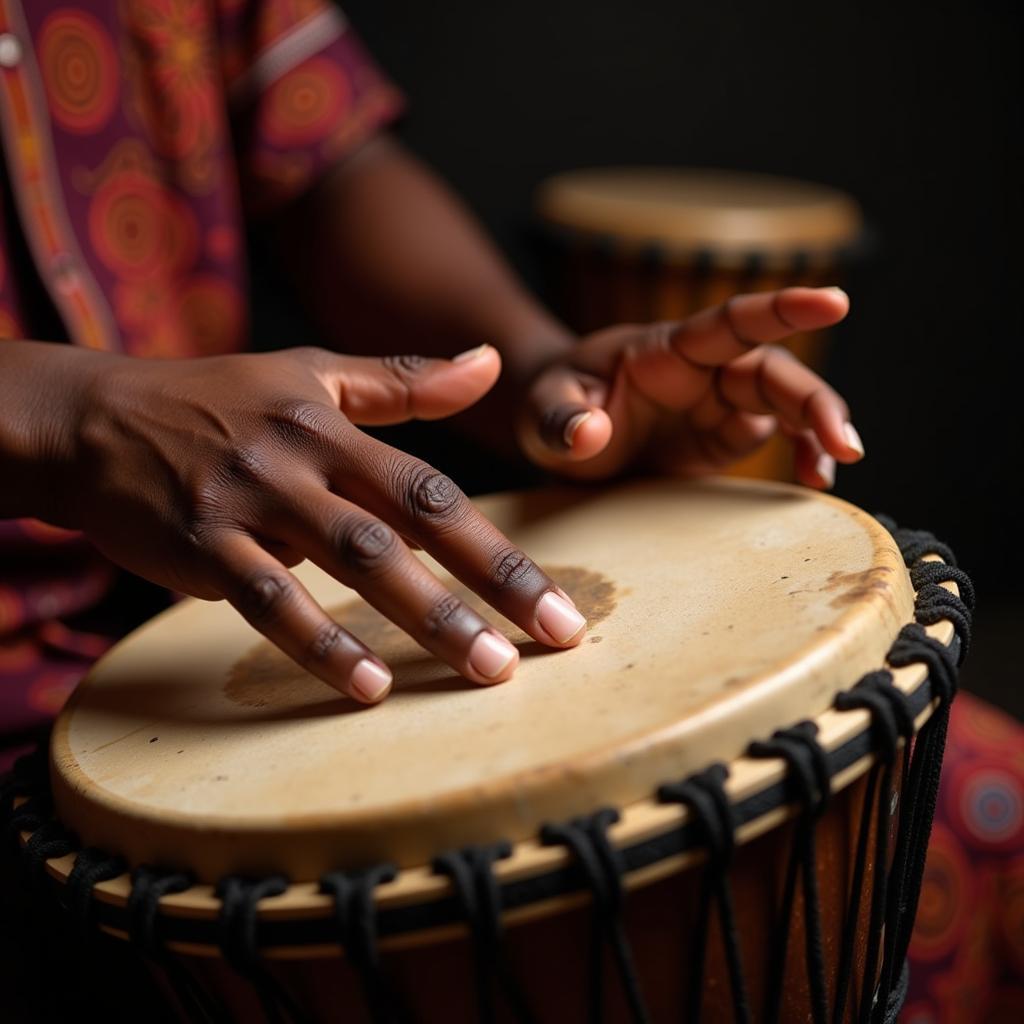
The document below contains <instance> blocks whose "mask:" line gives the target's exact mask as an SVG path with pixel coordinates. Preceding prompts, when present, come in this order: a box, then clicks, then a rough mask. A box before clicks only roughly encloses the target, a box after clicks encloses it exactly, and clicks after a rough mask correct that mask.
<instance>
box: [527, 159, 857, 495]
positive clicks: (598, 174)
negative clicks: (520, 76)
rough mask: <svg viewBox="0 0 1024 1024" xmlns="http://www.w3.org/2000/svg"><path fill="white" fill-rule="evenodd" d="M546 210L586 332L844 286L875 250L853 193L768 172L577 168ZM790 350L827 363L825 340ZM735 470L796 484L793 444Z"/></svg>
mask: <svg viewBox="0 0 1024 1024" xmlns="http://www.w3.org/2000/svg"><path fill="white" fill-rule="evenodd" d="M536 205H537V210H538V213H539V215H540V217H541V219H542V220H543V222H544V224H545V225H546V226H547V229H548V233H549V234H551V235H553V236H554V238H555V239H556V240H557V241H558V242H559V243H560V245H559V246H558V256H559V265H558V267H557V268H556V272H555V274H554V275H553V276H554V277H556V278H558V279H560V280H561V285H560V286H556V294H555V300H556V304H557V305H558V306H559V312H561V313H562V315H563V316H564V317H565V319H566V320H567V322H568V323H569V324H570V325H571V326H572V327H573V328H574V329H575V330H577V331H580V332H587V331H593V330H596V329H598V328H600V327H605V326H607V325H609V324H618V323H644V322H647V321H652V320H679V319H682V318H683V317H685V316H688V315H689V314H690V313H695V312H696V311H697V310H699V309H704V308H705V307H707V306H713V305H716V304H718V303H720V302H724V301H725V300H726V299H728V298H729V297H730V296H732V295H737V294H739V293H741V292H751V291H767V290H770V289H774V288H784V287H786V286H788V285H807V286H812V287H814V286H819V285H831V284H839V283H840V280H841V278H842V276H843V273H844V271H845V269H846V267H847V265H848V264H849V263H850V261H851V260H852V259H853V258H854V257H855V256H856V255H858V254H860V253H861V252H862V251H863V250H864V247H865V238H866V236H865V231H864V225H863V221H862V217H861V213H860V210H859V208H858V207H857V204H856V203H855V202H854V201H853V199H851V198H850V197H849V196H847V195H846V194H844V193H843V192H840V191H838V190H837V189H833V188H829V187H827V186H824V185H817V184H812V183H810V182H803V181H795V180H793V179H789V178H778V177H774V176H771V175H766V174H751V173H744V172H739V171H721V170H694V169H683V168H668V167H664V168H653V167H610V168H597V169H591V170H582V171H571V172H568V173H564V174H559V175H556V176H554V177H553V178H550V179H548V180H547V181H545V182H544V183H543V184H542V185H541V187H540V189H539V190H538V193H537V200H536ZM786 345H787V347H788V348H790V349H791V350H792V351H793V352H794V353H795V354H796V355H797V356H798V357H799V358H800V359H801V360H803V362H805V363H807V364H808V365H810V366H814V367H818V366H820V363H821V356H822V345H823V334H822V332H814V333H802V334H797V335H795V336H794V337H793V338H791V339H789V340H788V341H787V342H786ZM731 472H734V473H737V474H740V475H745V476H763V477H769V478H778V479H792V459H791V446H790V445H787V444H785V443H784V442H782V441H774V442H772V443H770V444H768V445H766V446H765V447H764V448H763V449H760V450H759V451H758V453H757V454H755V455H754V456H751V457H750V458H748V459H746V460H744V461H743V462H742V463H740V464H739V465H738V466H737V467H735V469H734V470H731Z"/></svg>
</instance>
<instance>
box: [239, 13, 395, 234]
mask: <svg viewBox="0 0 1024 1024" xmlns="http://www.w3.org/2000/svg"><path fill="white" fill-rule="evenodd" d="M220 4H221V51H222V55H223V60H224V64H225V68H224V74H225V81H226V85H227V92H228V102H229V105H230V110H231V118H232V135H233V138H234V143H235V147H236V151H237V154H236V155H237V161H238V169H239V177H240V184H241V192H242V199H243V203H244V205H245V207H246V212H247V213H249V214H251V215H254V216H265V215H267V214H268V213H272V212H273V211H274V210H275V209H276V208H279V207H281V206H282V205H284V204H286V203H287V202H288V201H289V200H291V199H293V198H294V197H296V196H297V195H299V194H301V193H302V192H303V191H305V190H306V189H307V188H308V187H309V186H310V185H311V184H312V183H313V182H314V181H315V180H316V179H317V178H318V177H319V176H320V175H321V174H322V173H323V172H324V170H326V169H327V168H328V167H329V166H331V165H332V164H334V163H336V162H337V161H338V160H340V159H343V158H344V157H345V156H346V155H347V154H349V153H351V152H354V151H355V150H356V149H358V148H359V146H361V145H362V144H363V143H364V142H365V141H366V140H367V139H369V138H370V137H371V136H373V135H374V134H376V133H377V132H379V131H380V130H381V129H382V128H383V127H385V126H386V125H387V124H389V123H390V122H391V121H393V120H394V119H395V118H396V117H397V116H398V114H399V113H400V112H401V110H402V107H403V98H402V95H401V93H400V92H399V90H398V89H397V88H396V87H395V86H394V85H393V84H392V83H391V82H390V81H389V80H388V79H387V77H386V76H385V75H384V73H383V72H382V71H381V70H380V68H379V67H378V66H377V65H376V64H375V63H374V61H373V59H372V58H371V57H370V55H369V54H368V53H367V52H366V50H365V48H364V46H363V44H362V42H361V41H360V39H359V38H358V36H357V35H356V33H355V32H354V31H353V29H352V27H351V26H350V25H349V23H348V21H347V20H346V18H345V16H344V14H343V13H342V12H341V11H340V10H339V9H338V8H337V7H336V6H335V5H334V4H333V3H332V2H330V0H251V2H240V0H220Z"/></svg>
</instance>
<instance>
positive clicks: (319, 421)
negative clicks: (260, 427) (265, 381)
mask: <svg viewBox="0 0 1024 1024" xmlns="http://www.w3.org/2000/svg"><path fill="white" fill-rule="evenodd" d="M266 416H267V419H268V421H269V423H270V426H271V428H272V429H273V430H274V432H275V433H276V434H278V435H279V436H281V437H283V438H284V439H285V440H287V441H289V442H291V443H292V444H295V445H298V446H300V447H310V446H316V445H319V444H321V443H322V442H323V439H324V437H325V436H326V435H327V433H328V431H329V429H330V426H331V423H332V420H333V416H332V410H331V409H330V408H328V406H326V405H323V404H321V403H320V402H310V401H306V400H303V399H294V398H288V399H285V400H283V401H281V402H278V403H277V404H276V405H273V406H272V407H271V408H270V409H268V410H267V412H266Z"/></svg>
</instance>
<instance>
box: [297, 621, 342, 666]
mask: <svg viewBox="0 0 1024 1024" xmlns="http://www.w3.org/2000/svg"><path fill="white" fill-rule="evenodd" d="M344 639H345V630H343V629H342V628H341V626H339V625H338V624H337V623H336V622H325V623H323V624H322V625H320V626H318V627H317V629H316V632H315V633H314V634H313V639H312V640H311V641H310V642H309V645H308V646H307V647H306V657H305V660H306V663H307V664H317V663H320V662H323V661H325V660H326V659H327V658H328V657H330V655H331V652H332V651H334V650H336V649H337V648H338V647H339V646H340V645H341V643H342V642H343V641H344Z"/></svg>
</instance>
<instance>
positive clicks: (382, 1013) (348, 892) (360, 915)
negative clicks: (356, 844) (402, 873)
mask: <svg viewBox="0 0 1024 1024" xmlns="http://www.w3.org/2000/svg"><path fill="white" fill-rule="evenodd" d="M397 874H398V869H397V868H396V867H395V866H394V865H393V864H378V865H376V866H375V867H372V868H368V869H367V870H365V871H358V872H343V871H329V872H327V873H326V874H324V875H323V876H321V878H320V891H321V892H323V893H326V894H328V895H329V896H331V897H332V898H333V902H334V916H335V920H336V922H337V927H338V941H339V942H340V943H341V946H342V948H343V949H344V950H345V955H346V956H347V957H348V960H349V963H350V964H351V965H352V970H353V971H354V973H355V975H356V978H357V979H358V981H359V984H360V987H361V989H362V993H363V998H364V999H365V1001H366V1008H367V1011H368V1012H369V1014H370V1019H371V1020H372V1021H373V1022H374V1024H395V1022H401V1021H405V1020H408V1019H409V1014H408V1011H407V1010H406V1009H405V1008H404V1007H403V1006H402V1005H401V1003H400V1002H399V1000H398V997H397V995H396V994H395V992H394V991H393V989H392V987H391V985H390V984H389V983H388V980H387V978H386V976H385V975H384V972H383V970H382V968H381V962H380V950H379V949H378V946H377V913H376V907H375V905H374V891H375V890H376V888H377V886H379V885H383V884H384V883H386V882H391V881H393V880H394V879H395V878H396V877H397Z"/></svg>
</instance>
